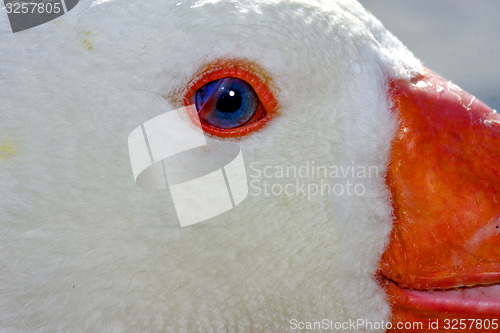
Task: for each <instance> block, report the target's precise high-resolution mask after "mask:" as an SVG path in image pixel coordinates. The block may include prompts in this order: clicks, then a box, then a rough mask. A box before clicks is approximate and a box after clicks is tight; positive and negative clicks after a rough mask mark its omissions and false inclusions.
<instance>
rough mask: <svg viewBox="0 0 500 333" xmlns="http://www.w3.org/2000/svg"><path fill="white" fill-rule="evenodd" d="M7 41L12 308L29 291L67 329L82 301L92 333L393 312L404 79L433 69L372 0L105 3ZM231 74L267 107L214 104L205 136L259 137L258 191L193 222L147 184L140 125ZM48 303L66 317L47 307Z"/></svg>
mask: <svg viewBox="0 0 500 333" xmlns="http://www.w3.org/2000/svg"><path fill="white" fill-rule="evenodd" d="M5 23H6V22H5V21H4V22H2V24H4V25H3V26H5ZM4 30H5V29H4ZM2 34H3V35H2V40H5V41H6V42H5V44H4V45H5V46H3V47H2V49H3V50H5V53H6V58H8V59H9V62H7V63H5V62H4V63H2V64H1V65H0V66H1V67H0V69H1V72H2V73H4V78H3V81H0V82H1V84H2V85H1V86H0V88H1V90H0V94H1V95H0V97H1V98H2V102H4V101H5V103H3V105H2V106H1V110H2V113H3V114H5V118H4V122H3V123H2V125H1V126H2V128H3V132H4V133H5V134H2V135H4V137H3V138H2V137H0V139H2V140H4V142H7V143H8V144H9V145H12V146H15V147H16V149H15V151H16V152H15V154H12V156H9V158H8V159H5V160H4V161H2V162H3V165H2V172H1V173H0V175H1V177H2V178H1V179H2V182H3V183H4V186H3V187H2V189H1V191H2V194H3V196H5V197H8V198H11V204H9V205H8V206H5V207H2V211H1V212H2V214H5V215H4V216H6V219H7V220H8V221H10V222H8V223H6V224H5V225H4V226H2V228H3V229H5V230H6V232H7V233H9V234H12V235H14V236H15V237H14V239H17V240H18V241H19V242H13V241H7V242H6V244H7V246H6V251H5V255H6V256H11V257H15V256H17V257H18V258H19V259H18V260H15V261H9V263H8V266H9V267H8V270H7V275H8V278H7V279H5V280H3V281H2V283H3V284H4V285H5V286H6V289H8V290H10V291H9V292H8V293H7V296H6V297H5V298H3V299H2V300H0V308H1V309H6V308H7V307H8V304H9V302H14V301H16V302H22V303H23V304H24V307H25V309H27V310H26V312H27V313H29V314H30V315H31V318H34V319H31V320H32V322H33V323H34V324H33V325H42V322H43V320H44V318H51V319H50V321H49V324H48V325H49V326H51V327H63V328H65V325H64V323H67V317H68V316H67V314H68V312H67V311H68V310H67V309H68V304H70V305H72V306H73V307H78V308H79V309H80V310H79V314H78V315H76V316H72V317H73V318H72V319H73V320H72V322H73V323H68V324H67V325H70V326H71V325H79V326H78V327H88V328H89V329H97V328H102V327H105V328H108V329H111V328H120V327H122V328H124V327H133V328H137V329H159V330H165V329H167V328H168V329H173V330H178V329H185V330H188V331H190V330H210V329H214V328H215V329H226V330H236V329H242V330H250V329H262V330H264V329H265V330H276V331H280V330H283V329H288V328H290V325H291V322H290V321H291V320H292V319H296V320H297V321H302V322H303V321H315V320H318V319H319V318H321V319H323V318H329V319H330V320H332V321H333V322H339V323H343V322H346V321H349V320H356V319H365V320H368V321H370V322H377V323H382V321H387V320H388V319H389V316H390V306H389V301H388V300H387V296H386V291H385V289H384V288H383V286H381V285H380V284H379V283H378V282H377V278H376V275H377V272H378V271H379V260H380V259H381V257H382V254H383V252H384V249H385V248H386V246H387V244H388V243H389V239H390V232H391V229H392V227H393V223H394V225H397V224H398V221H397V220H396V221H395V220H394V219H393V211H394V210H393V208H394V207H395V204H394V188H395V187H394V186H392V185H391V184H389V186H388V183H387V181H386V175H387V173H388V172H389V170H391V169H388V165H389V163H390V162H393V161H392V160H391V158H394V157H395V156H396V155H394V154H395V151H394V149H392V150H391V145H393V143H394V138H395V137H396V133H399V132H398V126H400V120H401V119H400V116H399V115H398V112H396V110H395V109H394V106H395V105H396V106H398V105H399V104H398V100H397V99H396V98H393V96H392V95H391V94H389V91H390V88H391V82H393V83H394V82H399V81H398V80H402V81H404V82H410V80H411V78H414V77H416V75H417V73H418V72H419V71H420V70H421V68H420V65H419V62H418V61H417V60H416V59H415V58H414V57H413V56H412V55H411V54H410V53H409V52H408V51H407V50H406V49H405V48H404V47H403V46H402V45H401V44H400V43H399V42H398V41H397V40H396V39H395V38H394V37H392V35H390V34H389V33H388V32H386V31H385V30H384V28H383V27H382V26H381V25H380V24H379V23H378V22H377V21H376V20H375V19H373V18H371V16H370V15H368V14H367V13H366V12H365V11H364V10H363V9H362V8H361V7H360V5H359V4H357V3H356V2H350V1H349V2H330V1H329V2H328V3H323V2H302V1H293V2H275V1H257V2H256V1H248V2H247V1H232V2H228V1H187V2H186V1H180V2H178V3H168V4H166V3H164V2H163V1H156V0H154V1H148V2H140V3H137V2H136V3H132V2H117V1H96V2H94V3H92V4H87V3H81V4H79V5H78V6H77V7H75V9H73V10H72V11H71V12H70V13H68V14H66V15H65V16H63V17H62V18H60V19H58V20H56V21H53V22H52V23H49V24H45V25H43V26H40V27H38V28H37V29H31V30H29V31H26V32H23V33H22V34H15V35H14V34H10V33H7V32H2ZM4 37H5V38H4ZM226 78H228V79H229V80H230V81H225V82H227V84H231V85H232V86H233V87H236V88H238V89H240V90H236V91H238V92H239V95H240V96H243V100H245V101H248V100H250V102H252V101H253V103H254V105H255V111H252V110H250V111H248V110H247V111H243V112H242V113H241V114H238V115H237V116H235V117H226V118H224V119H222V118H220V117H219V118H217V117H216V114H214V113H213V112H212V113H211V112H204V111H203V112H201V110H198V111H200V118H201V121H202V123H203V124H204V126H203V129H204V130H205V132H206V135H207V137H210V138H211V139H212V140H216V141H231V142H235V143H237V144H238V145H239V147H240V148H241V151H242V154H243V156H244V159H245V165H246V169H247V177H248V181H249V185H250V186H249V194H248V197H247V198H246V199H245V201H243V202H242V203H241V204H239V205H237V206H236V207H235V208H234V209H232V210H230V211H228V212H226V213H225V214H223V215H220V216H217V217H215V218H213V219H210V220H207V221H205V222H203V223H200V224H197V225H194V226H192V227H187V228H182V229H181V228H178V227H175V224H176V220H177V217H176V215H175V208H174V206H173V204H172V201H171V200H170V199H171V198H170V197H169V196H168V195H166V194H165V192H161V191H160V192H158V191H145V190H143V189H140V188H137V187H136V186H135V184H134V183H133V179H132V176H131V172H130V165H129V156H128V150H127V136H128V135H129V133H130V132H131V131H132V130H133V129H134V128H135V127H137V126H138V125H140V124H141V123H143V122H145V121H147V120H148V119H151V118H153V117H155V116H157V115H159V114H162V113H165V112H167V111H170V110H173V109H177V108H180V107H182V106H184V105H188V104H195V105H197V104H198V105H197V106H200V105H203V104H204V103H205V99H207V98H206V96H209V95H211V94H212V93H213V91H214V90H217V89H219V88H220V86H217V83H216V84H215V86H213V85H212V86H210V84H211V82H214V81H217V80H219V81H218V82H221V80H224V79H226ZM242 82H243V83H242ZM245 82H246V83H245ZM245 84H249V85H250V86H251V88H252V90H253V93H249V89H248V88H247V87H246V86H245ZM214 87H215V88H214ZM28 88H29V89H28ZM236 88H235V89H236ZM28 91H29V92H28ZM250 102H249V103H250ZM212 104H213V103H212ZM250 104H251V103H250ZM202 108H203V107H202ZM248 108H249V109H251V107H248ZM225 114H227V112H226V113H225ZM396 157H397V158H399V159H401V156H400V155H398V156H396ZM301 170H302V171H301ZM28 180H29V181H28ZM266 184H267V185H266ZM356 185H359V186H358V187H356ZM315 186H316V187H315ZM391 191H392V193H391ZM195 199H196V200H210V198H206V197H199V198H195ZM397 208H399V206H398V207H397ZM423 223H425V222H423ZM422 228H424V227H422ZM415 241H419V242H420V241H422V239H415ZM16 244H25V246H23V247H22V248H20V247H19V246H18V245H16ZM399 248H401V247H399ZM403 250H404V248H403ZM32 252H36V253H37V255H36V257H35V258H33V257H30V255H29V253H32ZM19 253H20V254H19ZM386 256H388V254H387V253H386ZM394 265H395V266H397V268H398V269H399V268H401V269H403V268H404V267H405V265H406V263H403V262H398V263H397V264H394ZM21 271H23V272H25V273H24V274H23V275H19V274H20V273H19V272H21ZM387 271H388V270H387V269H386V270H385V271H384V270H383V272H385V273H387ZM386 275H388V274H386ZM34 276H37V279H35V278H34ZM16 277H17V278H16ZM390 278H392V276H391V277H390ZM393 280H394V279H393ZM61 285H62V286H63V287H62V289H61V288H60V286H61ZM70 285H71V286H73V287H71V286H70ZM19 286H23V290H22V291H19ZM66 287H69V288H68V290H69V291H67V290H66V289H64V288H66ZM15 290H17V291H15ZM47 297H48V298H49V300H48V302H50V304H51V308H50V309H48V308H46V309H45V308H40V307H35V306H33V304H40V302H41V301H42V299H47ZM6 313H8V312H6ZM11 318H14V319H15V320H17V322H18V323H20V324H19V325H20V326H19V327H22V326H23V323H26V321H24V320H23V318H22V314H16V315H15V316H11ZM89 318H92V320H89ZM124 318H125V319H124ZM132 318H133V319H132ZM13 325H14V324H13ZM82 325H83V326H82ZM85 325H86V326H85ZM71 327H72V326H71Z"/></svg>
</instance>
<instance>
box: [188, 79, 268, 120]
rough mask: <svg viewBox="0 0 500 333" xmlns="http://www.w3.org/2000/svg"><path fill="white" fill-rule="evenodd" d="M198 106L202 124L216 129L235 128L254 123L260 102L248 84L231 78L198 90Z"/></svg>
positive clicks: (214, 82)
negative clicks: (204, 123) (252, 120)
mask: <svg viewBox="0 0 500 333" xmlns="http://www.w3.org/2000/svg"><path fill="white" fill-rule="evenodd" d="M195 103H196V110H197V111H198V114H199V116H200V120H202V121H204V122H206V123H207V124H209V125H211V126H214V127H217V128H236V127H240V126H243V125H245V124H246V123H247V122H248V121H250V119H252V117H253V116H254V115H255V113H256V112H257V109H258V107H259V98H258V97H257V94H256V93H255V91H254V90H253V88H252V87H251V86H250V85H249V84H248V83H246V82H245V81H243V80H241V79H238V78H233V77H228V78H224V79H219V80H215V81H212V82H209V83H207V84H206V85H204V86H203V87H201V88H200V89H198V91H196V96H195Z"/></svg>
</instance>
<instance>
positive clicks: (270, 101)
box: [184, 61, 278, 138]
mask: <svg viewBox="0 0 500 333" xmlns="http://www.w3.org/2000/svg"><path fill="white" fill-rule="evenodd" d="M256 73H258V74H261V73H260V72H259V69H258V68H256V66H254V65H251V64H248V63H246V62H244V61H225V62H216V63H212V64H210V65H209V66H207V67H206V68H204V69H203V71H202V72H201V73H200V74H199V75H197V78H196V79H195V80H193V81H192V82H191V83H190V84H189V85H188V89H187V92H186V93H185V95H184V104H185V105H186V106H187V105H192V104H194V105H195V106H196V111H197V112H198V116H199V118H200V122H201V126H202V129H203V130H204V131H205V132H207V133H209V134H212V135H215V136H219V137H223V138H224V137H241V136H244V135H247V134H250V133H252V132H254V131H257V130H258V129H260V128H262V127H263V126H264V125H265V124H266V123H267V122H268V121H269V120H270V119H271V118H272V117H273V116H274V115H276V112H277V108H278V103H277V101H276V99H275V98H274V96H273V94H272V93H271V91H270V89H269V87H268V83H269V82H270V80H269V79H266V78H265V76H264V75H262V74H261V75H257V74H256Z"/></svg>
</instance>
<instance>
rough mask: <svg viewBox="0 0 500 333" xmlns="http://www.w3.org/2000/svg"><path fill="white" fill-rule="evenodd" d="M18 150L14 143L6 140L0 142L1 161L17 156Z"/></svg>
mask: <svg viewBox="0 0 500 333" xmlns="http://www.w3.org/2000/svg"><path fill="white" fill-rule="evenodd" d="M16 153H17V149H16V144H15V143H14V141H11V140H5V141H1V142H0V160H4V159H7V158H9V157H12V156H14V155H16Z"/></svg>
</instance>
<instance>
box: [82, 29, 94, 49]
mask: <svg viewBox="0 0 500 333" xmlns="http://www.w3.org/2000/svg"><path fill="white" fill-rule="evenodd" d="M85 35H86V36H88V37H90V35H92V33H91V32H90V31H88V30H87V31H85ZM89 39H90V38H85V39H84V40H83V42H82V45H83V46H84V47H85V48H87V50H89V51H92V50H93V49H94V45H92V42H91V41H90V40H89Z"/></svg>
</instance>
